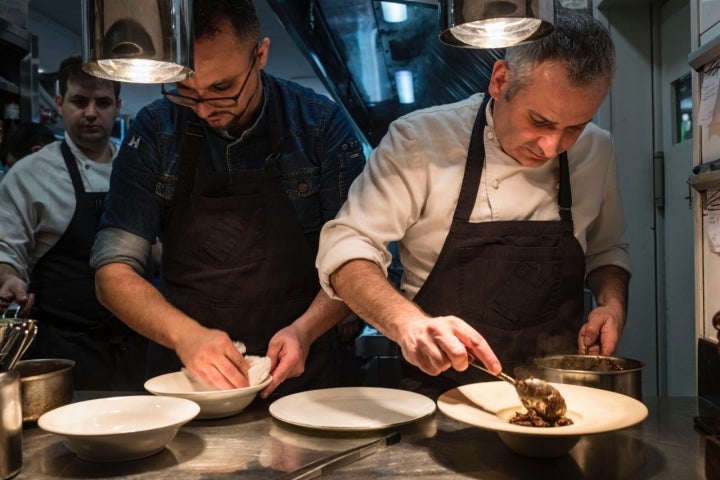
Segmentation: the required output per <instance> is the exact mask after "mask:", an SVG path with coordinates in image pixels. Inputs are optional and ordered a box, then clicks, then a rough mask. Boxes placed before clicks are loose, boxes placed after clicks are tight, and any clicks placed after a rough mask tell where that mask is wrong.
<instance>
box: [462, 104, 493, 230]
mask: <svg viewBox="0 0 720 480" xmlns="http://www.w3.org/2000/svg"><path fill="white" fill-rule="evenodd" d="M489 102H490V95H489V94H487V93H486V94H485V96H484V98H483V101H482V103H481V104H480V109H479V110H478V113H477V116H476V117H475V125H473V131H472V135H471V136H470V145H469V146H468V154H467V162H466V163H465V175H464V176H463V181H462V187H461V189H460V192H461V194H460V198H458V203H457V206H456V207H455V215H454V218H455V219H458V220H469V219H470V214H471V213H472V209H473V207H474V206H475V200H476V199H477V192H478V189H479V188H480V179H481V178H482V171H483V166H484V165H485V143H484V141H483V134H484V133H485V126H486V125H487V120H486V119H485V111H486V109H487V104H488V103H489ZM465 192H467V194H465Z"/></svg>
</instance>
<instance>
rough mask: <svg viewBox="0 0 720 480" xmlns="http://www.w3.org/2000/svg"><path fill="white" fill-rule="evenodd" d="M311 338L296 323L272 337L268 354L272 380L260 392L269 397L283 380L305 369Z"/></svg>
mask: <svg viewBox="0 0 720 480" xmlns="http://www.w3.org/2000/svg"><path fill="white" fill-rule="evenodd" d="M309 343H310V342H309V339H308V338H306V336H305V335H304V334H303V332H302V331H301V330H300V329H299V328H297V326H296V325H295V324H292V325H289V326H287V327H285V328H283V329H282V330H280V331H278V332H277V333H276V334H275V335H273V337H272V338H271V339H270V343H269V345H268V352H267V356H268V357H270V362H271V366H270V371H271V373H272V382H270V384H269V385H268V386H267V387H265V388H264V389H263V391H262V392H260V396H261V397H262V398H267V397H268V396H269V395H270V394H271V393H272V392H273V391H275V389H276V388H277V387H278V385H280V384H281V383H282V382H284V381H285V380H287V379H288V378H295V377H298V376H300V375H302V373H303V372H304V371H305V361H306V360H307V356H308V352H309V351H310V344H309Z"/></svg>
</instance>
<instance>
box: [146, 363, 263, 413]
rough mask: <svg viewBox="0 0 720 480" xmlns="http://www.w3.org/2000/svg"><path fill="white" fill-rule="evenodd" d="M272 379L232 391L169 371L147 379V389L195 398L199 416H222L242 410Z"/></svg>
mask: <svg viewBox="0 0 720 480" xmlns="http://www.w3.org/2000/svg"><path fill="white" fill-rule="evenodd" d="M271 381H272V376H270V375H268V377H267V378H266V379H265V380H263V381H262V382H261V383H259V384H258V385H253V386H251V387H245V388H234V389H230V390H209V389H208V388H209V386H208V385H207V384H205V383H203V382H199V381H194V380H191V379H190V378H189V377H188V376H187V375H185V373H184V372H182V371H180V372H173V373H166V374H164V375H159V376H157V377H153V378H151V379H150V380H148V381H147V382H145V390H147V391H148V392H150V393H152V394H154V395H164V396H171V397H178V398H185V399H187V400H192V401H193V402H195V403H197V404H198V405H200V414H199V415H198V417H197V418H199V419H207V418H222V417H229V416H231V415H235V414H238V413H240V412H242V411H243V410H244V409H245V407H247V406H248V405H250V403H251V402H252V401H253V400H254V399H255V396H256V395H257V392H259V391H260V390H262V389H263V388H265V387H266V386H268V385H269V384H270V382H271Z"/></svg>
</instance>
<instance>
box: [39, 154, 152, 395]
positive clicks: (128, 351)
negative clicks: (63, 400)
mask: <svg viewBox="0 0 720 480" xmlns="http://www.w3.org/2000/svg"><path fill="white" fill-rule="evenodd" d="M60 149H61V151H62V154H63V159H64V160H65V165H66V166H67V169H68V172H70V178H71V179H72V183H73V188H74V189H75V201H76V206H75V212H74V213H73V217H72V219H71V221H70V224H69V225H68V228H67V230H65V233H63V235H62V237H60V240H58V242H57V243H56V244H55V245H54V246H53V247H52V248H51V249H50V250H49V251H48V252H47V253H46V254H45V255H44V256H43V257H42V258H41V259H40V260H39V261H38V263H37V265H36V266H35V268H33V271H32V273H31V282H30V290H31V291H33V292H35V294H36V298H37V301H36V302H35V307H34V309H33V313H32V316H33V317H35V318H36V319H37V320H38V322H39V323H38V336H37V338H36V339H35V341H34V342H33V344H32V346H31V348H30V349H29V350H28V352H27V353H26V355H25V358H67V359H71V360H75V362H76V363H75V367H74V368H73V383H74V386H75V388H76V389H83V390H142V389H143V382H144V381H145V355H146V350H147V340H146V339H145V338H144V337H142V336H140V335H138V334H137V333H135V332H134V331H132V330H131V329H130V328H128V327H127V326H126V325H125V324H124V323H122V322H121V321H120V320H118V319H117V318H115V317H114V316H113V315H112V314H111V313H110V312H109V311H108V310H107V309H105V308H104V307H103V306H102V305H100V302H98V300H97V297H96V296H95V271H94V270H93V269H92V268H91V267H90V264H89V260H90V249H91V248H92V245H93V241H94V240H95V232H96V231H97V226H98V222H99V220H100V215H101V214H102V211H103V209H104V205H105V192H86V191H85V187H84V186H83V182H82V178H81V177H80V172H79V171H78V166H77V161H76V160H75V156H74V155H73V154H72V152H71V151H70V148H69V147H68V145H67V143H66V142H64V141H63V142H62V144H61V146H60Z"/></svg>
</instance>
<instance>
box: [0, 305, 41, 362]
mask: <svg viewBox="0 0 720 480" xmlns="http://www.w3.org/2000/svg"><path fill="white" fill-rule="evenodd" d="M31 306H32V297H31V298H30V300H29V304H28V303H26V304H25V306H24V307H23V306H22V305H20V304H18V303H16V302H13V303H11V304H10V305H9V306H8V308H7V309H6V310H5V312H3V314H2V317H1V318H0V372H4V371H8V370H12V369H13V368H15V365H16V364H17V362H18V361H19V360H20V358H21V357H22V356H23V355H24V354H25V352H26V351H27V349H28V348H30V344H31V343H32V342H33V340H35V336H36V335H37V331H38V327H37V322H36V321H35V320H32V319H26V318H19V315H20V313H21V312H22V311H23V310H24V309H25V310H29V308H30V307H31ZM10 312H12V313H10ZM9 315H12V317H10V316H9Z"/></svg>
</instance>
